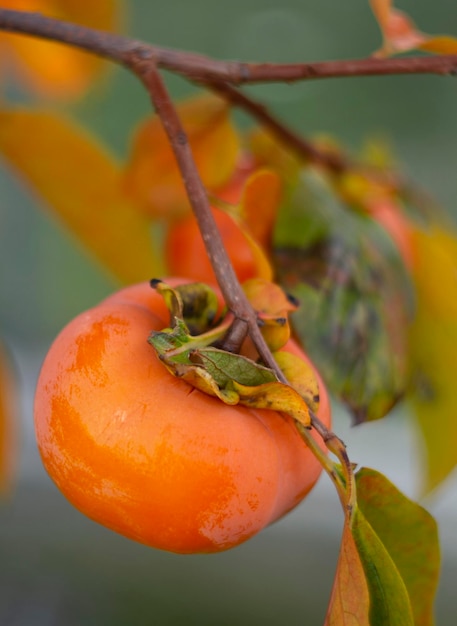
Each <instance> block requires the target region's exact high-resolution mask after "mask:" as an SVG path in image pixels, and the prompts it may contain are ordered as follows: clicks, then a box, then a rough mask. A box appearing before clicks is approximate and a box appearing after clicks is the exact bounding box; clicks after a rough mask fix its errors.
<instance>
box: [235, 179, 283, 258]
mask: <svg viewBox="0 0 457 626" xmlns="http://www.w3.org/2000/svg"><path fill="white" fill-rule="evenodd" d="M281 187H282V185H281V180H280V178H279V176H278V174H276V173H275V172H273V171H272V170H266V169H261V170H257V171H256V172H255V173H254V174H252V175H251V176H250V177H249V178H248V180H247V181H246V186H245V188H244V192H243V198H242V204H241V214H242V215H243V218H244V220H245V222H246V224H247V226H248V228H249V232H250V233H251V234H252V236H253V237H254V239H255V240H256V241H257V242H258V243H259V244H260V245H261V246H262V247H263V248H264V249H269V248H270V246H271V237H272V232H273V226H274V222H275V219H276V213H277V211H278V207H279V202H280V200H281V191H282V189H281Z"/></svg>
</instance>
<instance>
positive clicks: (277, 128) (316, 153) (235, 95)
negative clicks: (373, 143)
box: [207, 83, 351, 173]
mask: <svg viewBox="0 0 457 626" xmlns="http://www.w3.org/2000/svg"><path fill="white" fill-rule="evenodd" d="M207 86H208V87H210V88H211V89H212V90H213V91H215V92H217V93H218V94H219V95H221V96H222V97H223V98H224V99H225V100H227V101H228V102H230V103H231V104H232V105H233V106H236V107H239V108H240V109H242V110H243V111H245V112H247V113H249V114H250V115H251V116H252V117H253V118H254V119H255V120H257V122H259V123H260V124H261V125H262V126H263V127H264V128H267V129H268V130H269V131H271V132H272V133H273V135H274V136H275V137H276V138H277V139H278V140H279V141H280V142H281V143H283V144H284V145H285V146H287V147H288V148H289V149H292V150H293V151H294V152H295V153H296V154H297V155H298V156H299V157H300V158H302V159H306V160H308V161H311V162H312V163H314V164H316V165H323V166H324V167H325V168H326V169H328V170H330V171H332V172H334V173H341V172H344V171H346V170H348V169H350V167H351V164H350V163H349V160H347V159H345V158H344V157H343V155H341V154H338V153H336V152H330V151H328V150H321V149H320V148H318V147H317V146H316V145H314V144H313V143H312V142H311V141H308V140H307V139H305V138H304V137H302V136H300V135H298V134H297V133H296V132H294V131H293V130H292V129H291V128H289V127H288V126H286V125H285V124H284V123H283V122H282V121H281V120H279V119H278V118H277V117H275V116H274V115H273V114H272V113H271V112H270V111H269V110H268V108H267V107H266V106H265V105H264V104H262V103H260V102H257V101H256V100H254V99H253V98H251V97H250V96H247V95H246V94H245V93H243V92H242V91H240V90H239V89H237V88H236V87H233V86H232V85H229V84H228V83H207Z"/></svg>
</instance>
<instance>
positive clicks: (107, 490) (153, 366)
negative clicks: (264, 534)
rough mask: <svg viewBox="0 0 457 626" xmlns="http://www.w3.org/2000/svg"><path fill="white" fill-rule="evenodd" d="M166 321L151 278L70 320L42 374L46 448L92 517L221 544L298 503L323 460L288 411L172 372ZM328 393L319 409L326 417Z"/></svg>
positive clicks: (41, 425)
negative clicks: (231, 402)
mask: <svg viewBox="0 0 457 626" xmlns="http://www.w3.org/2000/svg"><path fill="white" fill-rule="evenodd" d="M167 282H168V283H171V284H177V283H178V282H185V281H182V280H181V281H179V280H173V279H167ZM167 324H168V312H167V310H166V308H165V305H164V302H163V300H162V298H161V296H160V295H159V294H158V293H157V292H155V291H154V290H153V289H151V288H150V286H149V285H148V284H147V283H145V284H139V285H134V286H132V287H128V288H126V289H123V290H121V291H119V292H117V293H116V294H114V295H113V296H110V297H109V298H108V299H106V300H105V301H103V302H102V303H100V304H99V305H98V306H96V307H94V308H93V309H91V310H89V311H87V312H85V313H82V314H81V315H79V316H78V317H76V318H75V319H74V320H73V321H72V322H70V324H68V326H66V328H64V330H63V331H62V332H61V333H60V335H59V336H58V337H57V338H56V340H55V342H54V343H53V345H52V346H51V348H50V350H49V352H48V354H47V356H46V358H45V361H44V363H43V366H42V370H41V373H40V376H39V380H38V384H37V391H36V397H35V408H34V416H35V429H36V437H37V442H38V447H39V451H40V454H41V457H42V460H43V463H44V466H45V468H46V470H47V471H48V473H49V475H50V476H51V478H52V479H53V480H54V482H55V483H56V485H57V486H58V487H59V489H60V490H61V491H62V492H63V494H64V495H65V496H66V497H67V498H68V499H69V500H70V502H72V503H73V504H74V505H75V506H76V507H77V508H78V509H79V510H80V511H82V512H83V513H85V514H86V515H87V516H88V517H89V518H91V519H93V520H95V521H97V522H99V523H101V524H103V525H105V526H107V527H109V528H111V529H112V530H114V531H117V532H119V533H121V534H122V535H125V536H127V537H129V538H131V539H134V540H136V541H139V542H142V543H144V544H147V545H149V546H151V547H155V548H159V549H163V550H168V551H171V552H177V553H196V552H219V551H222V550H226V549H229V548H232V547H234V546H236V545H238V544H240V543H241V542H243V541H245V540H247V539H248V538H249V537H251V536H253V535H254V534H255V533H257V532H258V531H260V530H261V529H262V528H264V527H265V526H267V525H268V524H270V523H271V522H273V521H274V520H276V519H278V518H279V517H281V516H282V515H284V514H285V513H286V512H287V511H289V510H290V509H292V508H293V507H294V506H296V505H297V504H298V503H299V502H300V501H301V500H302V499H303V498H304V496H305V495H306V494H307V493H308V492H309V491H310V489H311V488H312V487H313V486H314V484H315V482H316V480H317V479H318V477H319V475H320V472H321V467H320V465H319V463H318V462H317V461H316V459H315V458H314V456H313V455H312V453H311V452H310V451H309V449H308V448H307V447H306V445H305V444H304V443H303V441H302V440H301V438H300V436H299V435H298V433H297V431H296V429H295V427H294V425H293V422H292V420H290V419H289V418H287V417H284V416H281V415H279V414H278V413H275V412H272V411H268V410H252V409H248V408H245V407H240V406H227V405H225V404H223V403H222V402H221V401H219V400H218V399H215V398H212V397H209V396H207V395H205V394H203V393H201V392H200V391H198V390H195V389H193V388H192V387H190V386H189V385H188V384H187V383H185V382H184V381H182V380H179V379H177V378H175V377H173V376H172V375H171V374H170V373H169V372H168V371H167V370H166V369H165V368H164V366H163V365H162V364H161V363H160V361H159V360H158V358H157V357H156V355H155V353H154V351H153V349H152V347H151V346H150V345H149V344H148V343H147V337H148V335H149V333H150V332H151V330H153V329H155V330H159V329H162V328H164V327H166V326H167ZM286 349H288V350H290V351H293V352H296V353H299V354H301V352H300V350H299V349H298V347H297V346H295V345H294V344H292V343H289V344H288V346H287V348H286ZM304 358H306V357H304ZM320 390H321V402H320V407H319V412H318V415H319V417H320V419H321V420H322V421H323V422H324V423H325V424H327V425H329V422H330V407H329V400H328V397H327V395H326V392H325V388H324V386H323V384H321V385H320Z"/></svg>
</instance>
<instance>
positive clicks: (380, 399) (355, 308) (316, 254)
mask: <svg viewBox="0 0 457 626" xmlns="http://www.w3.org/2000/svg"><path fill="white" fill-rule="evenodd" d="M275 266H276V270H277V273H278V277H279V282H280V283H281V284H282V285H283V286H284V288H285V289H286V291H287V292H291V293H292V294H293V295H294V296H296V297H297V298H298V300H299V301H300V303H301V306H300V308H299V310H298V311H297V312H296V313H294V314H292V325H293V326H294V328H295V330H296V332H297V334H298V336H299V337H300V339H301V341H302V342H303V344H304V345H306V349H307V352H308V353H309V355H310V357H311V358H312V360H313V361H314V363H315V364H316V366H317V367H318V369H319V370H320V371H321V373H322V375H323V378H324V379H325V381H326V383H327V384H328V386H329V388H330V391H331V392H332V393H333V394H334V395H336V396H337V397H338V398H339V399H341V400H342V401H343V402H344V403H345V404H346V405H347V407H348V408H349V409H350V411H351V412H352V414H353V416H354V419H355V422H356V423H359V422H363V421H367V420H373V419H378V418H381V417H384V415H385V414H386V413H387V412H388V411H389V410H390V409H391V408H392V407H393V406H394V405H395V404H396V402H397V401H398V400H399V398H401V397H402V395H403V393H404V391H405V388H406V384H407V339H406V334H407V331H406V329H407V324H408V321H409V316H410V312H411V308H412V296H411V293H412V292H411V285H410V282H409V279H408V277H407V275H406V272H405V269H404V266H403V263H402V261H401V259H400V257H399V255H398V252H397V250H396V249H395V246H394V245H393V243H392V241H391V239H390V238H389V236H388V234H387V233H386V232H385V231H384V229H383V228H382V227H381V226H380V225H378V224H377V223H376V222H375V221H374V220H373V219H371V218H370V217H369V216H368V215H364V214H361V213H358V212H356V211H354V210H351V209H350V208H349V207H348V206H346V205H344V204H343V202H342V201H341V200H340V199H339V198H338V197H337V196H336V194H335V192H334V190H333V188H332V187H331V186H330V184H329V182H328V181H327V180H326V179H325V178H323V176H321V175H318V174H317V173H316V172H314V171H313V170H311V169H307V170H304V171H303V172H302V173H301V176H300V179H299V180H298V181H296V182H295V183H294V184H292V185H291V186H290V189H289V192H288V194H287V197H286V200H285V203H284V206H283V207H282V211H281V215H280V219H279V220H278V226H277V231H276V234H275Z"/></svg>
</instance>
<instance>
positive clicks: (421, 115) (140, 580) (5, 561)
mask: <svg viewBox="0 0 457 626" xmlns="http://www.w3.org/2000/svg"><path fill="white" fill-rule="evenodd" d="M398 6H399V8H401V9H404V10H405V11H407V12H408V13H409V14H410V15H412V16H413V17H414V19H415V21H416V23H417V24H418V26H419V27H421V28H422V29H423V30H425V31H426V32H430V33H432V32H434V33H441V32H447V33H449V34H453V35H456V34H457V12H456V11H455V3H453V2H444V0H441V1H440V2H437V3H430V2H427V0H403V1H402V2H401V3H398ZM123 9H124V17H123V19H124V27H123V32H124V33H126V34H129V35H132V36H135V37H137V38H141V39H144V40H146V41H149V42H151V43H156V44H160V45H165V46H169V47H177V48H180V49H187V50H192V51H196V52H200V53H203V54H208V55H211V56H214V57H216V58H220V59H240V60H253V61H280V62H287V61H291V62H293V61H311V60H313V61H316V60H326V59H344V58H355V57H365V56H367V55H369V54H370V53H371V52H372V51H373V50H375V49H376V48H377V47H379V45H380V33H379V29H378V27H377V25H376V22H375V20H374V19H373V16H372V14H371V11H370V8H369V6H368V2H366V1H363V2H361V1H360V0H347V2H344V3H337V2H334V1H333V0H306V1H303V0H288V1H287V2H286V3H285V4H282V5H281V7H279V6H278V4H277V3H272V2H267V1H266V0H244V1H243V2H240V1H239V0H232V2H230V3H221V2H209V1H208V0H194V1H193V2H192V3H189V2H185V1H184V0H169V1H168V2H157V1H155V0H152V1H146V0H132V1H130V2H124V3H123ZM0 36H1V35H0ZM167 81H168V84H169V86H170V89H171V91H172V94H173V95H174V96H175V97H176V98H182V97H186V96H188V95H191V94H193V93H195V92H196V91H197V89H196V88H195V87H194V86H192V85H190V84H189V83H187V82H185V81H184V80H182V79H180V78H177V77H174V76H170V75H167ZM248 91H249V92H251V93H253V94H254V95H255V96H256V97H257V98H258V99H262V100H263V101H264V102H265V103H266V104H267V105H268V106H270V107H271V109H272V110H273V111H274V112H276V113H277V114H279V115H280V116H281V117H282V118H283V119H284V120H286V121H287V122H288V123H289V124H290V125H292V126H293V127H294V128H296V129H297V130H298V131H299V132H301V133H303V134H305V135H307V136H319V135H330V136H331V137H332V138H334V139H335V140H337V141H338V142H340V143H341V144H342V145H343V146H345V147H346V149H347V150H349V151H351V152H353V153H357V151H359V150H360V149H361V146H362V145H363V143H364V142H365V141H366V140H367V139H372V138H380V139H382V140H383V141H386V142H387V143H390V144H391V145H392V148H393V150H394V154H395V155H396V157H397V159H398V162H399V165H400V167H401V169H402V170H403V171H404V172H405V173H406V174H408V175H409V176H411V178H413V179H415V180H417V181H419V182H420V184H421V186H422V187H424V188H426V189H428V190H429V191H430V193H431V194H432V195H433V196H434V197H435V198H436V200H437V201H438V203H439V204H441V205H442V206H443V207H445V208H446V210H448V211H449V212H450V213H453V214H454V215H455V213H456V201H457V186H456V177H455V176H454V174H453V166H454V164H455V163H456V162H457V140H456V138H457V117H456V115H455V111H456V104H457V101H456V94H457V91H456V82H455V79H453V78H451V77H445V78H441V77H436V76H396V77H395V76H394V77H380V78H357V79H331V80H326V81H315V82H308V83H303V84H297V85H263V86H256V87H250V88H248ZM3 98H4V99H5V100H7V101H8V102H18V103H27V102H28V100H29V96H27V94H26V93H25V92H23V91H22V89H21V87H20V86H19V85H17V84H12V83H10V84H9V85H8V87H7V88H5V87H3ZM45 106H46V107H51V108H59V107H60V108H65V110H70V112H71V114H72V115H73V116H74V117H75V118H76V119H77V120H79V121H81V122H82V123H83V124H85V125H86V126H87V127H88V128H89V129H90V130H91V131H92V132H93V133H94V134H96V135H97V136H99V137H100V138H101V140H102V141H103V142H104V143H105V144H106V145H107V146H108V147H109V148H110V149H111V150H112V151H113V152H114V153H115V154H116V155H117V156H118V157H119V158H121V159H122V158H124V157H125V156H126V154H127V152H128V148H129V142H130V136H131V132H132V129H133V128H135V127H136V125H137V124H138V123H139V121H140V120H142V119H143V118H144V117H145V116H147V115H148V114H150V110H151V109H150V103H149V100H148V97H147V95H146V93H145V92H144V90H143V88H142V87H141V85H140V84H139V82H138V81H137V80H136V79H135V78H134V77H133V76H131V75H130V74H129V73H127V72H126V71H124V70H122V69H119V68H112V67H111V68H110V70H109V72H108V73H107V75H106V76H103V77H102V78H101V79H100V81H99V83H98V84H97V85H96V86H95V87H94V88H93V89H92V90H91V91H90V93H89V94H88V95H86V96H85V97H84V98H83V99H82V100H80V101H78V102H73V103H72V104H70V105H68V104H65V105H63V104H56V103H55V102H48V103H46V104H45ZM236 119H237V121H238V123H239V124H240V125H241V126H242V127H247V126H248V125H250V123H251V122H250V120H248V119H247V118H246V117H245V116H244V115H241V114H236ZM0 189H1V193H0V328H1V333H2V336H3V338H4V340H5V342H6V345H7V346H8V348H9V349H10V351H11V353H12V356H13V360H14V363H15V367H16V370H17V373H18V378H19V384H20V387H21V412H20V413H21V414H20V422H21V423H20V437H19V444H18V463H17V466H18V471H17V476H16V484H15V486H14V489H13V490H12V493H11V494H10V496H9V498H8V499H7V501H5V502H3V503H2V504H1V505H0V507H1V508H0V623H1V624H5V625H6V624H7V625H8V626H19V625H20V626H28V625H29V624H30V625H32V624H33V625H43V626H48V625H51V624H67V625H71V624H81V623H84V624H89V625H91V624H94V625H97V626H98V625H102V624H126V623H128V624H167V625H168V624H170V625H172V624H173V625H174V624H186V625H187V624H194V623H195V624H197V623H198V624H215V623H217V624H227V625H229V624H234V623H236V624H252V623H262V624H277V623H280V622H284V623H287V624H290V625H293V624H299V623H306V624H310V625H313V624H320V623H322V621H323V617H324V615H325V608H326V604H327V600H328V595H329V592H330V588H331V583H332V576H333V572H334V567H335V564H336V560H337V556H338V542H339V532H340V530H341V524H342V520H341V519H340V514H339V510H338V503H337V502H336V497H335V496H334V494H333V491H332V488H331V486H329V485H328V484H327V481H326V480H325V479H323V480H322V481H321V483H320V485H319V487H318V489H317V490H316V491H315V492H314V493H313V494H312V495H311V497H310V498H309V499H308V500H307V501H306V502H305V503H304V504H303V505H302V506H301V507H299V509H297V510H296V511H295V512H294V513H293V514H292V515H290V516H289V517H288V518H287V519H286V520H284V521H282V522H280V523H279V524H276V525H275V526H274V527H272V528H269V529H267V530H266V531H264V532H263V533H262V534H261V535H260V536H259V537H256V538H255V539H253V540H251V541H250V542H248V543H247V544H246V545H244V546H241V547H240V548H238V549H236V550H233V551H231V552H229V553H225V554H221V555H216V556H210V557H205V556H202V557H177V556H175V555H168V554H165V553H159V552H157V551H152V550H150V549H147V548H144V547H142V546H139V545H136V544H133V543H131V542H129V541H128V540H126V539H124V538H121V537H118V536H117V535H115V534H113V533H111V532H110V531H107V530H105V529H103V528H100V527H98V526H97V525H95V524H93V523H92V522H90V521H89V520H86V519H85V518H84V517H83V516H82V515H80V514H79V513H77V512H76V511H75V510H74V509H72V507H71V506H70V505H69V504H67V503H66V502H65V501H64V499H63V497H62V496H61V495H60V494H59V493H58V492H57V490H56V489H55V488H54V486H53V485H52V484H51V482H50V480H49V479H48V478H47V476H46V475H45V473H44V470H43V469H42V468H41V464H40V461H39V458H38V454H37V452H36V449H35V444H34V438H33V424H32V397H33V389H34V384H35V380H36V376H37V373H38V369H39V364H40V362H41V359H42V358H43V355H44V353H45V351H46V349H47V347H48V346H49V343H50V341H52V338H53V337H54V336H55V335H56V334H57V332H58V331H59V330H60V329H61V327H62V326H63V325H64V324H65V323H66V322H67V321H69V319H71V318H72V317H73V316H74V315H76V314H77V313H79V312H80V311H81V310H83V309H85V308H87V307H89V306H91V305H92V304H94V303H96V302H98V301H99V300H100V299H101V298H102V297H104V296H105V295H106V294H108V293H109V292H110V291H112V290H113V289H114V288H115V287H116V285H115V283H114V282H112V280H111V279H110V278H109V277H108V276H107V275H106V273H105V272H104V270H103V269H101V268H99V267H97V266H95V265H94V263H93V262H92V259H91V258H89V256H88V255H87V253H86V252H85V251H84V250H83V249H82V248H81V247H80V245H79V244H78V243H77V242H75V240H74V239H73V238H72V235H71V234H69V233H67V232H66V231H64V230H63V229H62V227H61V226H60V225H59V224H57V223H56V222H54V221H51V220H50V219H49V218H48V216H47V214H46V209H45V208H44V207H42V206H40V205H39V204H38V203H37V201H36V200H35V198H34V197H33V195H31V194H30V193H29V191H28V190H27V189H26V188H24V187H23V186H21V183H20V181H19V180H18V179H17V178H15V176H14V175H12V173H11V172H10V171H9V170H8V169H7V168H6V166H5V167H4V166H3V165H0ZM335 422H336V424H335V430H336V431H337V432H338V433H339V434H341V435H342V436H343V439H345V440H346V443H347V444H348V445H349V450H350V454H351V458H354V459H355V460H357V461H359V462H360V463H364V464H366V465H370V466H372V467H376V468H377V469H380V470H381V471H383V472H384V473H385V474H386V475H387V476H388V477H389V478H390V479H391V480H393V481H394V482H395V483H396V484H397V485H398V486H399V487H400V488H401V489H403V490H404V491H406V493H408V495H411V496H413V497H414V495H415V488H416V485H417V481H416V478H415V477H416V474H417V473H418V471H419V470H420V468H418V467H417V458H416V456H415V455H416V452H415V449H416V446H417V445H418V443H417V439H416V437H415V434H414V432H413V431H412V430H411V428H410V426H409V422H408V416H407V415H406V414H404V413H402V412H399V411H396V412H394V414H393V415H392V416H391V417H389V418H388V419H387V420H385V421H383V422H381V423H376V424H368V425H365V426H362V427H360V428H359V429H354V430H349V425H348V418H347V416H346V415H345V414H343V413H342V412H340V411H338V410H337V411H336V416H335ZM456 485H457V483H456V481H455V476H454V477H451V479H449V480H448V481H447V483H446V484H445V485H444V486H443V487H442V488H441V489H440V491H439V492H438V493H437V494H435V496H434V497H433V498H432V499H430V500H429V501H427V502H426V503H425V504H426V506H429V507H430V509H431V510H432V512H433V513H434V514H435V516H436V517H437V519H438V521H439V522H440V524H441V535H442V540H443V546H444V547H443V555H444V566H443V579H442V583H441V587H440V592H439V596H438V620H437V621H438V624H449V625H451V624H454V623H455V616H456V615H457V604H456V598H455V592H454V591H455V590H454V587H455V577H456V575H457V550H456V548H455V540H454V532H453V531H452V528H453V525H455V522H456V521H457V509H456V506H455V500H456V498H455V495H456V490H457V486H456Z"/></svg>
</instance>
